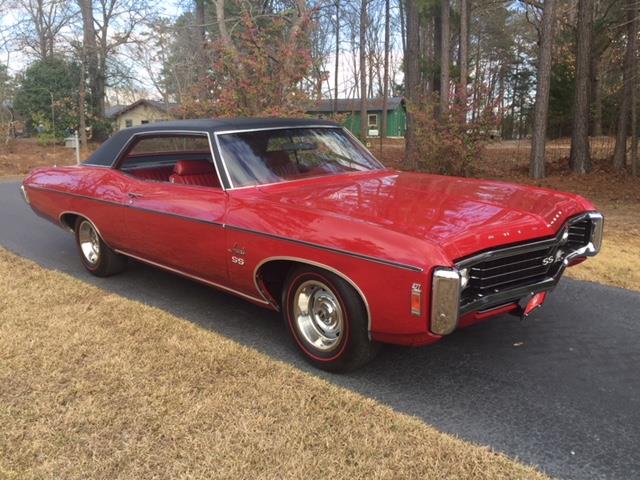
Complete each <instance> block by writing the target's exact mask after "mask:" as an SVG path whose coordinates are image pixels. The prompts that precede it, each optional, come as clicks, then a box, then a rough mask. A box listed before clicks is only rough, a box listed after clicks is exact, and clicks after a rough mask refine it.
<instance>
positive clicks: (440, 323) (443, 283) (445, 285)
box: [431, 268, 461, 335]
mask: <svg viewBox="0 0 640 480" xmlns="http://www.w3.org/2000/svg"><path fill="white" fill-rule="evenodd" d="M460 287H461V276H460V272H458V270H452V269H450V268H436V269H435V270H434V271H433V285H432V289H431V331H432V332H433V333H435V334H436V335H447V334H449V333H451V332H453V331H454V330H455V329H456V326H457V325H458V310H459V307H460V289H461V288H460Z"/></svg>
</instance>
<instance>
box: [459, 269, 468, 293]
mask: <svg viewBox="0 0 640 480" xmlns="http://www.w3.org/2000/svg"><path fill="white" fill-rule="evenodd" d="M459 273H460V290H464V289H465V288H467V287H468V286H469V269H468V268H463V269H462V270H460V271H459Z"/></svg>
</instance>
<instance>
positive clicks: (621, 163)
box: [613, 0, 638, 171]
mask: <svg viewBox="0 0 640 480" xmlns="http://www.w3.org/2000/svg"><path fill="white" fill-rule="evenodd" d="M626 9H627V22H628V23H627V49H626V52H625V56H624V85H623V87H622V98H621V100H620V110H619V111H618V131H617V132H616V147H615V150H614V152H613V167H614V168H615V169H616V170H618V171H621V170H623V169H624V167H625V166H626V164H627V135H628V130H629V111H630V109H631V100H632V97H633V82H634V78H633V70H634V64H635V56H636V44H637V36H638V15H637V13H638V12H637V6H636V0H627V2H626Z"/></svg>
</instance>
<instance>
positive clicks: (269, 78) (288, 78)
mask: <svg viewBox="0 0 640 480" xmlns="http://www.w3.org/2000/svg"><path fill="white" fill-rule="evenodd" d="M239 8H240V12H241V13H240V18H239V21H238V23H237V25H236V26H235V27H234V30H233V36H228V37H226V38H225V36H224V35H223V36H221V37H220V38H219V39H218V40H217V41H215V42H214V43H213V44H212V45H211V50H212V57H213V59H214V61H213V64H212V65H211V68H210V70H209V73H208V75H207V76H206V77H205V78H203V79H202V80H201V81H200V82H199V83H198V84H197V85H196V86H195V87H194V90H193V92H192V95H191V96H190V98H189V99H187V100H186V101H185V102H184V103H183V106H182V110H183V114H184V115H185V116H188V117H231V116H233V117H235V116H289V117H291V116H302V115H304V107H305V106H306V104H307V103H308V97H307V94H306V93H305V91H304V90H303V89H302V88H301V86H302V81H303V80H304V79H305V78H307V77H308V75H309V72H310V69H311V66H312V58H311V47H310V41H309V31H310V27H311V14H310V12H309V11H306V10H305V11H294V10H287V11H284V12H282V13H280V14H273V15H269V16H268V17H255V16H253V15H252V14H251V12H250V11H249V10H248V9H247V6H246V4H245V3H239Z"/></svg>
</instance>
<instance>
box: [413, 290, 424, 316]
mask: <svg viewBox="0 0 640 480" xmlns="http://www.w3.org/2000/svg"><path fill="white" fill-rule="evenodd" d="M411 314H412V315H415V316H416V317H419V316H421V315H422V285H420V284H419V283H414V284H413V285H412V286H411Z"/></svg>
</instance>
